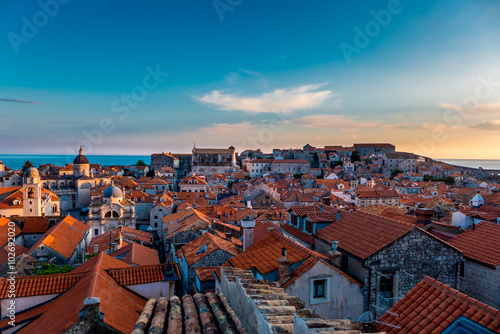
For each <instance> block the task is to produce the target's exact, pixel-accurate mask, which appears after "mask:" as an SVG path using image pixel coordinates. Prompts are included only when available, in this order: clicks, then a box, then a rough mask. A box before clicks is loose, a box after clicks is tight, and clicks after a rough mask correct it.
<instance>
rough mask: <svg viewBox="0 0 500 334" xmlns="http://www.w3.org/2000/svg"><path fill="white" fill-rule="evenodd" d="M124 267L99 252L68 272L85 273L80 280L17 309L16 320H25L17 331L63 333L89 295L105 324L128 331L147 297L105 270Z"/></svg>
mask: <svg viewBox="0 0 500 334" xmlns="http://www.w3.org/2000/svg"><path fill="white" fill-rule="evenodd" d="M123 266H127V265H126V264H124V263H123V262H121V261H119V260H117V259H114V258H112V257H111V256H109V255H107V254H105V253H99V255H97V256H94V257H93V258H92V259H90V260H88V261H87V262H85V263H83V264H82V265H81V266H79V267H78V268H76V269H74V270H73V271H72V272H71V273H69V274H64V275H73V274H78V273H84V274H85V275H84V277H83V278H81V279H80V281H79V282H78V283H77V284H75V285H74V286H73V287H71V288H70V289H69V290H67V291H66V292H65V293H63V294H61V295H60V296H58V297H57V298H55V299H52V300H50V301H49V302H47V303H43V304H40V305H38V306H36V307H33V308H30V309H27V310H25V311H23V312H17V314H16V323H17V324H20V323H23V322H26V325H24V326H23V327H21V328H19V329H18V330H17V332H16V333H18V334H24V333H26V334H31V333H63V332H65V331H66V330H67V329H69V328H70V327H71V326H73V325H74V324H75V323H76V322H77V321H79V319H80V318H79V312H80V311H81V310H82V308H83V301H84V300H85V299H86V298H88V297H98V298H100V305H99V308H100V311H101V312H102V313H103V314H104V315H105V316H104V319H103V320H102V321H103V322H104V324H106V325H108V326H110V327H111V328H114V329H115V330H116V331H118V332H123V333H130V332H131V331H132V329H133V328H134V324H135V320H136V319H137V314H139V312H141V310H142V309H143V308H144V305H145V304H146V299H143V298H141V297H139V296H138V295H137V294H135V293H133V292H131V291H129V290H127V289H125V288H123V287H121V286H120V285H119V284H118V283H116V281H115V280H113V279H112V278H111V277H110V276H109V275H108V273H107V270H110V269H115V268H121V267H123ZM18 279H19V278H18ZM8 321H9V319H8V318H7V319H4V320H3V321H0V328H5V327H7V326H8Z"/></svg>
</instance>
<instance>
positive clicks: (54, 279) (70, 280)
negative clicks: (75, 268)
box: [0, 273, 85, 299]
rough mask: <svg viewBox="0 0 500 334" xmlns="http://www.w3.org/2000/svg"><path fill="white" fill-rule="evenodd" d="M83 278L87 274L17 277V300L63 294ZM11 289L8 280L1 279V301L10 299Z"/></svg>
mask: <svg viewBox="0 0 500 334" xmlns="http://www.w3.org/2000/svg"><path fill="white" fill-rule="evenodd" d="M83 276H85V273H77V274H57V275H42V276H27V277H17V278H16V280H15V287H16V298H20V297H31V296H39V295H51V294H59V293H63V292H66V291H67V290H69V289H70V288H71V287H73V286H74V285H75V284H76V283H78V281H80V279H81V278H82V277H83ZM9 287H10V283H9V282H7V279H4V278H1V279H0V299H7V298H8V294H9Z"/></svg>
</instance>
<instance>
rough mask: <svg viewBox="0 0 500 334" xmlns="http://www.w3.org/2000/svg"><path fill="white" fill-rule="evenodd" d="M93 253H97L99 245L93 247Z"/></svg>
mask: <svg viewBox="0 0 500 334" xmlns="http://www.w3.org/2000/svg"><path fill="white" fill-rule="evenodd" d="M94 253H99V244H95V245H94Z"/></svg>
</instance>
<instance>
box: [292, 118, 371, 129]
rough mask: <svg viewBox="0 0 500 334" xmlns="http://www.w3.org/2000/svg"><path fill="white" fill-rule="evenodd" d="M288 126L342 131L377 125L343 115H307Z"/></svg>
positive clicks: (294, 120)
mask: <svg viewBox="0 0 500 334" xmlns="http://www.w3.org/2000/svg"><path fill="white" fill-rule="evenodd" d="M290 124H292V125H296V126H300V127H303V128H331V127H341V128H344V129H352V128H371V127H375V126H377V125H379V123H378V122H375V121H363V120H359V119H357V118H355V117H349V116H345V115H308V116H303V117H299V118H296V119H293V120H291V121H290Z"/></svg>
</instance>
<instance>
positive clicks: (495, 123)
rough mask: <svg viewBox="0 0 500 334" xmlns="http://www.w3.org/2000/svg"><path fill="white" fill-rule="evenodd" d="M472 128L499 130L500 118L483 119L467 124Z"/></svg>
mask: <svg viewBox="0 0 500 334" xmlns="http://www.w3.org/2000/svg"><path fill="white" fill-rule="evenodd" d="M469 128H470V129H473V130H487V131H498V130H500V120H492V121H484V122H480V123H478V124H475V125H471V126H469Z"/></svg>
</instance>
